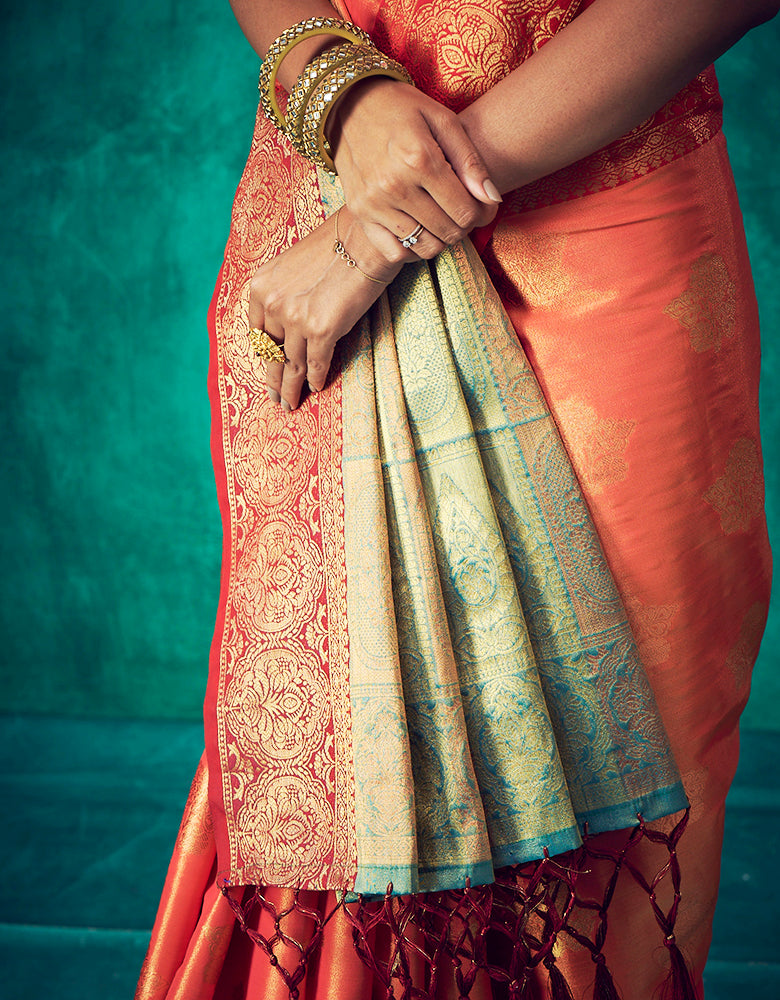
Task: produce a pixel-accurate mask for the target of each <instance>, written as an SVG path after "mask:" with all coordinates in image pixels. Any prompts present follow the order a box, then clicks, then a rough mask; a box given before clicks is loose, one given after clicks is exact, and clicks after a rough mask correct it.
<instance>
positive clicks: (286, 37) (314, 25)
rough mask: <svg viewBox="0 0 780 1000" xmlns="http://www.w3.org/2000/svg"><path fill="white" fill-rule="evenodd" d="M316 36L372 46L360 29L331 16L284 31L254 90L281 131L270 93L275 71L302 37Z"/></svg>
mask: <svg viewBox="0 0 780 1000" xmlns="http://www.w3.org/2000/svg"><path fill="white" fill-rule="evenodd" d="M317 35H335V36H336V37H338V38H345V39H346V40H347V41H349V42H356V43H361V42H362V43H363V44H364V45H372V44H373V43H372V42H371V38H370V36H369V35H368V34H367V33H366V32H365V31H363V29H362V28H359V27H358V26H357V25H356V24H352V23H350V22H349V21H341V20H339V19H338V18H335V17H309V18H307V19H306V20H305V21H299V22H298V23H297V24H293V25H291V26H290V27H289V28H286V29H285V30H284V31H283V32H282V33H281V35H279V37H278V38H275V39H274V40H273V42H271V44H270V46H269V48H268V52H266V54H265V59H264V60H263V65H262V68H261V70H260V79H259V81H258V84H257V87H258V90H259V91H260V102H261V104H262V106H263V111H264V112H265V114H266V115H267V117H268V118H270V119H271V121H272V122H273V123H274V124H275V125H276V127H277V128H279V129H281V130H282V131H284V126H285V121H284V115H283V114H282V112H281V109H280V108H279V104H278V102H277V100H276V95H275V93H274V89H275V86H276V74H277V73H278V72H279V67H280V66H281V64H282V60H283V59H284V57H285V56H286V55H288V53H289V52H290V51H291V50H292V49H294V48H295V46H296V45H298V44H299V43H300V42H302V41H303V40H304V39H305V38H313V37H315V36H317Z"/></svg>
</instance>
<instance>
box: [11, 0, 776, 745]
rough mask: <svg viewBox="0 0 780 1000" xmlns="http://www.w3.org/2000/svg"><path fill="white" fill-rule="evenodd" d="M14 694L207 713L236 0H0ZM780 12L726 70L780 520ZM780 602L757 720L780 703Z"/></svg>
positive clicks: (767, 718)
mask: <svg viewBox="0 0 780 1000" xmlns="http://www.w3.org/2000/svg"><path fill="white" fill-rule="evenodd" d="M2 12H3V42H2V50H3V56H2V60H0V79H2V92H3V98H2V102H3V114H2V122H3V124H2V129H3V133H4V156H3V161H2V162H3V183H2V185H1V186H0V202H1V206H2V207H1V209H0V225H2V226H3V229H4V238H3V240H2V245H1V247H0V254H2V258H1V265H0V266H1V267H2V273H3V277H4V279H5V280H4V282H3V284H4V288H3V292H2V297H3V300H2V312H1V313H0V315H2V322H3V327H4V334H5V337H4V340H5V346H4V350H3V356H2V361H1V362H0V371H1V372H2V374H1V376H0V377H1V378H2V400H3V406H4V408H5V411H6V414H5V427H6V446H5V448H4V465H3V477H2V478H3V496H2V508H1V512H2V521H3V527H4V531H3V554H4V559H5V564H4V573H3V578H2V594H1V596H0V614H2V625H3V635H4V643H3V655H4V660H5V665H4V670H5V680H4V683H3V695H2V709H3V710H4V711H7V712H16V711H18V712H26V713H29V712H32V713H42V714H58V715H73V716H85V715H86V716H124V717H146V718H155V717H166V718H183V719H196V718H197V717H198V716H199V715H200V710H201V701H202V696H203V691H204V686H205V677H206V662H207V655H208V647H209V642H210V638H211V632H212V627H213V622H214V615H215V610H216V601H217V593H218V583H219V555H220V545H221V537H220V525H219V519H218V513H217V507H216V500H215V496H214V488H213V478H212V473H211V465H210V456H209V451H208V438H209V414H208V407H207V401H206V394H205V381H206V369H207V361H208V345H207V337H206V329H205V315H206V309H207V305H208V301H209V297H210V294H211V290H212V287H213V283H214V280H215V277H216V273H217V270H218V267H219V263H220V256H221V250H222V246H223V244H224V240H225V238H226V235H227V225H228V220H229V213H230V204H231V199H232V194H233V190H234V188H235V185H236V184H237V182H238V178H239V176H240V171H241V168H242V166H243V161H244V158H245V155H246V151H247V149H248V145H249V141H250V138H251V131H252V122H253V116H254V107H255V100H256V90H255V80H256V72H257V60H256V58H255V57H254V55H253V54H252V52H251V51H250V50H249V48H248V46H247V45H246V43H245V42H244V41H243V38H242V36H241V34H240V32H239V30H238V28H237V26H236V24H235V22H234V21H233V18H232V15H231V12H230V9H229V6H228V3H227V0H224V2H219V3H213V2H208V0H188V2H187V3H183V2H180V0H133V2H130V0H116V2H115V3H113V4H106V5H101V4H87V3H85V2H81V3H78V2H76V3H74V4H70V5H58V4H55V3H53V2H46V0H27V2H26V3H25V4H24V5H22V4H14V5H11V4H9V3H3V4H2ZM779 43H780V24H778V22H774V23H772V24H770V25H768V26H765V27H764V28H762V29H760V30H759V31H756V32H754V33H753V34H752V35H750V36H748V37H747V38H746V39H745V40H743V42H741V43H740V45H739V46H738V47H737V48H736V49H735V50H733V51H732V52H731V53H730V54H729V55H728V56H727V57H725V58H724V59H723V60H722V62H721V66H720V77H721V84H722V89H723V92H724V97H725V99H726V103H727V119H726V133H727V136H728V138H729V145H730V149H731V153H732V158H733V162H734V168H735V173H736V176H737V184H738V188H739V191H740V196H741V200H742V205H743V211H744V214H745V220H746V226H747V231H748V240H749V244H750V249H751V255H752V259H753V264H754V270H755V275H756V283H757V287H758V295H759V302H760V304H761V307H762V315H763V323H764V345H765V346H764V357H765V373H764V383H763V386H764V387H763V397H762V412H763V419H764V435H765V447H766V462H767V484H768V491H769V512H770V517H771V524H772V527H773V532H774V536H775V537H778V530H780V477H779V476H778V461H777V458H778V441H777V439H778V435H777V429H778V424H780V407H779V406H778V381H779V380H780V356H779V351H780V348H779V347H778V332H779V329H780V319H779V317H780V286H779V285H778V282H777V279H776V275H777V273H778V265H779V264H780V247H779V246H778V233H780V188H779V187H778V183H777V181H776V180H775V176H776V174H777V170H778V166H780V152H778V148H777V139H778V136H779V135H780V129H779V128H778V124H779V123H780V111H779V110H778V109H780V83H779V82H778V78H777V75H776V65H777V54H778V51H780V45H779ZM779 638H780V609H779V608H778V605H777V602H775V609H774V611H773V615H772V619H771V622H770V627H769V631H768V633H767V637H766V640H765V643H764V648H763V651H762V654H761V661H760V665H759V669H758V671H757V675H756V682H755V691H754V697H753V699H752V701H751V704H750V706H749V707H748V710H747V717H746V722H747V724H748V725H749V726H751V727H753V728H764V729H776V728H778V722H779V720H780V715H779V714H778V709H777V706H778V704H780V681H779V680H778V671H777V666H778V655H777V649H778V639H779Z"/></svg>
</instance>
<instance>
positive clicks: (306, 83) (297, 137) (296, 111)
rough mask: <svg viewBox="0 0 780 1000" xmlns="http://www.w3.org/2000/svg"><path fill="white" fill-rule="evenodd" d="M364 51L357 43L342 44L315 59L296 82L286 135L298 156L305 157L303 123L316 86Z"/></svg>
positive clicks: (290, 100) (290, 101)
mask: <svg viewBox="0 0 780 1000" xmlns="http://www.w3.org/2000/svg"><path fill="white" fill-rule="evenodd" d="M361 48H363V46H361V45H357V44H356V43H355V42H341V43H340V44H339V45H336V46H335V47H334V48H332V49H327V50H326V51H325V52H322V53H321V54H320V55H318V56H316V57H315V58H314V59H312V61H311V62H310V63H308V65H307V66H306V67H305V69H304V70H303V72H302V73H301V75H300V76H299V77H298V79H297V80H296V81H295V85H294V86H293V88H292V90H291V91H290V96H289V98H288V100H287V111H286V112H285V127H284V131H285V134H286V135H287V137H288V139H289V140H290V142H291V143H292V144H293V146H294V147H295V148H296V149H297V150H298V152H299V153H303V121H304V114H305V111H306V105H307V103H308V101H309V98H310V97H311V95H312V93H313V92H314V90H315V89H316V88H317V85H318V84H319V83H321V82H322V80H323V79H324V78H325V77H326V76H327V75H328V74H329V73H330V72H331V71H332V70H333V69H335V68H336V66H341V65H343V64H344V63H348V62H350V61H351V60H352V59H354V58H355V56H357V54H358V53H359V52H360V50H361Z"/></svg>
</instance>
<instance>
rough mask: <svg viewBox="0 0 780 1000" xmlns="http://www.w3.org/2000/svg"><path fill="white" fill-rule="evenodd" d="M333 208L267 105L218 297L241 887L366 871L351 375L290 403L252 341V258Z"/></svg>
mask: <svg viewBox="0 0 780 1000" xmlns="http://www.w3.org/2000/svg"><path fill="white" fill-rule="evenodd" d="M290 199H291V200H290ZM258 206H262V211H260V210H259V209H258ZM322 218H323V209H322V204H321V200H320V195H319V188H318V184H317V179H316V173H315V171H314V169H313V168H312V167H311V165H310V164H308V163H307V162H306V161H305V160H303V159H302V158H301V157H298V156H292V157H290V154H289V152H287V151H285V148H284V143H283V140H280V139H279V137H278V135H277V134H276V130H275V129H274V128H273V126H272V125H270V123H268V122H267V121H266V120H265V118H264V116H263V115H262V114H258V120H257V123H256V127H255V135H254V139H253V142H252V149H251V151H250V156H249V160H248V163H247V166H246V169H245V171H244V175H243V177H242V180H241V183H240V184H239V188H238V192H237V194H236V200H235V204H234V211H233V224H232V229H231V236H230V239H229V241H228V246H227V250H226V255H225V262H224V265H223V271H222V280H221V285H220V291H219V297H218V301H217V310H216V315H217V323H216V326H217V369H218V388H219V403H220V414H221V432H222V448H223V450H224V455H225V466H226V489H227V504H228V518H227V520H228V524H227V525H226V532H228V533H229V537H228V554H227V557H226V560H225V567H224V572H225V574H226V590H225V595H224V601H225V623H224V627H223V629H222V632H221V634H220V635H219V636H218V637H217V642H216V644H215V649H216V654H217V655H218V667H219V674H218V694H217V698H216V701H217V706H218V707H217V732H218V751H219V765H220V777H221V784H222V792H223V802H224V806H225V814H226V826H227V837H228V843H229V849H230V856H229V858H220V863H221V872H220V875H221V878H222V879H224V881H225V882H226V883H227V884H234V885H235V884H248V883H262V882H264V881H265V882H280V881H284V880H285V879H289V880H291V881H292V882H293V883H294V884H297V885H300V886H302V887H307V888H319V887H321V886H323V885H326V884H329V885H343V886H348V885H350V884H352V883H353V882H354V876H355V870H354V866H355V857H356V851H355V817H354V790H353V787H352V740H351V722H350V706H349V693H348V692H349V680H348V637H347V624H346V583H345V580H344V569H343V567H344V551H343V549H344V544H343V493H342V483H341V479H340V474H339V472H338V469H339V461H338V458H339V455H340V441H341V420H340V410H341V394H340V387H339V384H338V381H336V382H335V383H334V384H333V385H331V386H330V387H329V389H328V390H327V391H326V392H323V393H321V394H320V395H319V396H318V397H316V399H314V400H313V401H311V402H310V403H309V404H306V405H304V406H303V407H301V408H300V409H299V410H297V411H296V412H294V413H292V414H283V413H281V412H279V411H277V410H276V408H275V407H274V406H273V405H272V404H271V403H270V401H269V400H268V398H267V393H266V391H265V375H264V370H263V366H262V365H259V364H257V363H256V362H255V361H254V359H253V358H252V357H251V353H250V352H249V351H248V341H247V335H248V309H247V303H248V295H249V279H250V278H251V275H252V273H253V271H254V269H255V268H256V267H257V265H258V264H259V263H262V262H263V261H264V260H267V259H269V258H271V257H273V256H274V255H276V254H277V253H279V252H280V251H281V250H283V249H284V248H285V247H287V246H289V245H290V244H291V243H292V242H294V241H295V240H296V239H298V238H300V237H301V236H302V235H304V234H305V233H307V232H308V231H309V230H310V229H311V228H312V227H313V226H314V225H316V224H318V222H319V221H321V219H322ZM269 455H270V456H271V458H272V461H271V462H269V461H268V457H269ZM334 456H335V460H334ZM320 473H321V474H320ZM325 565H328V567H329V570H330V571H329V573H328V575H327V578H326V575H325V573H324V566H325ZM323 688H325V689H327V694H326V695H325V696H323ZM318 705H319V706H320V708H317V706H318ZM323 713H324V714H323Z"/></svg>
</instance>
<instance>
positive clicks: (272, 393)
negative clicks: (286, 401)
mask: <svg viewBox="0 0 780 1000" xmlns="http://www.w3.org/2000/svg"><path fill="white" fill-rule="evenodd" d="M268 398H269V399H270V400H271V402H272V403H281V401H282V397H281V396H280V395H279V393H278V392H277V391H276V389H269V390H268Z"/></svg>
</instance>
